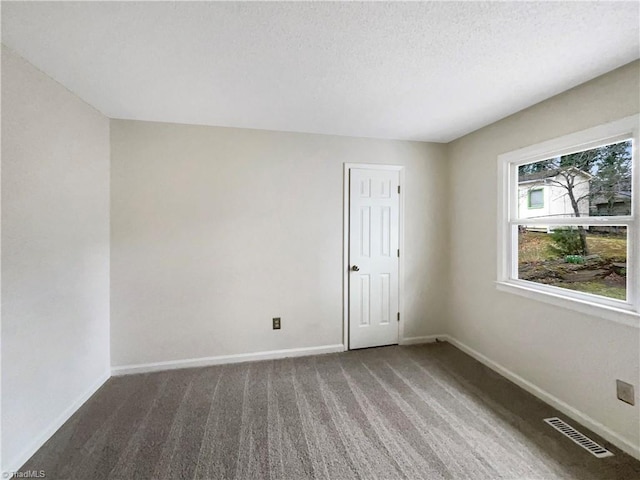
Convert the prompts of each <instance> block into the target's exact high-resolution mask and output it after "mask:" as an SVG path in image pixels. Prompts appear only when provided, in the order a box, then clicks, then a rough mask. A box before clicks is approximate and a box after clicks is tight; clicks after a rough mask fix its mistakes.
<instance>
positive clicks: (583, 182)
mask: <svg viewBox="0 0 640 480" xmlns="http://www.w3.org/2000/svg"><path fill="white" fill-rule="evenodd" d="M566 172H568V173H569V175H570V176H571V177H572V178H573V185H574V186H573V194H574V197H575V198H576V200H577V201H578V212H579V213H580V216H581V217H588V216H589V191H590V183H591V178H592V176H591V175H589V174H588V173H586V172H583V171H582V170H579V169H577V168H574V167H571V168H569V169H568V170H566ZM564 185H567V179H566V178H565V176H564V175H563V174H562V173H561V172H560V171H558V170H547V171H543V172H536V173H529V174H524V175H520V176H519V178H518V212H519V217H520V218H541V217H552V218H572V217H575V216H576V214H575V210H574V208H573V206H572V205H571V200H570V198H569V195H568V191H567V188H566V187H565V186H564ZM526 228H527V229H529V230H541V231H549V230H550V229H549V227H548V226H546V225H535V226H534V225H527V226H526Z"/></svg>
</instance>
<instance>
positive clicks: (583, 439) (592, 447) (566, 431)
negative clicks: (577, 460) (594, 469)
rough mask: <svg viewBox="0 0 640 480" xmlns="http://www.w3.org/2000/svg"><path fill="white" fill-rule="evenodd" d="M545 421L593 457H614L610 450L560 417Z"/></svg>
mask: <svg viewBox="0 0 640 480" xmlns="http://www.w3.org/2000/svg"><path fill="white" fill-rule="evenodd" d="M544 421H545V422H547V423H548V424H549V425H551V426H552V427H553V428H555V429H556V430H558V431H559V432H560V433H562V434H563V435H564V436H565V437H569V438H570V439H571V440H573V441H574V442H575V443H577V444H578V445H580V446H581V447H582V448H584V449H585V450H587V451H588V452H590V453H591V454H592V455H593V456H595V457H598V458H604V457H611V456H613V453H611V452H610V451H609V450H607V449H606V448H604V447H602V446H600V445H598V444H597V443H596V442H594V441H593V440H591V439H590V438H589V437H587V436H586V435H584V434H582V433H580V432H579V431H577V430H576V429H575V428H573V427H572V426H571V425H569V424H567V423H565V422H564V421H563V420H560V419H559V418H558V417H553V418H545V419H544Z"/></svg>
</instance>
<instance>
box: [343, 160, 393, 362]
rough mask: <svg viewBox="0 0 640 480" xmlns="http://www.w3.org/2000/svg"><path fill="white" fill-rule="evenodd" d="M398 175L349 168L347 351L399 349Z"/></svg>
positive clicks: (388, 172)
mask: <svg viewBox="0 0 640 480" xmlns="http://www.w3.org/2000/svg"><path fill="white" fill-rule="evenodd" d="M399 185H400V172H399V171H398V170H375V169H360V168H351V169H350V175H349V266H348V268H349V273H348V278H349V348H351V349H353V348H365V347H376V346H380V345H392V344H396V343H398V322H399V318H400V314H399V312H400V310H399V291H398V285H399V278H398V277H399V255H400V252H399V250H398V248H399V230H400V221H399V219H400V192H399V190H400V189H399Z"/></svg>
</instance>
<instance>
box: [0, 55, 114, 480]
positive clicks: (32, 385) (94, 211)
mask: <svg viewBox="0 0 640 480" xmlns="http://www.w3.org/2000/svg"><path fill="white" fill-rule="evenodd" d="M108 374H109V120H108V119H107V118H106V117H104V116H103V115H101V114H100V113H99V112H97V111H96V110H94V109H93V108H92V107H90V106H89V105H87V104H86V103H84V102H82V101H81V100H80V99H78V98H77V97H75V96H74V95H73V94H71V93H70V92H69V91H68V90H66V89H65V88H64V87H63V86H61V85H59V84H58V83H56V82H54V81H53V80H52V79H50V78H49V77H47V76H46V75H44V74H43V73H42V72H40V71H38V70H36V69H35V68H34V67H33V66H31V65H30V64H28V63H27V62H25V61H24V60H22V59H21V58H20V57H18V56H16V55H14V54H13V53H11V52H10V51H9V50H7V49H5V48H4V47H3V48H2V467H3V469H5V470H16V469H18V468H19V467H20V466H21V465H22V463H23V462H24V461H26V460H27V458H28V457H29V456H30V455H31V454H32V453H33V452H34V451H35V449H36V448H38V447H39V446H40V444H41V443H42V442H43V441H44V440H46V439H47V437H48V435H50V434H51V433H53V431H54V430H55V429H56V428H58V427H59V426H60V422H61V421H63V420H64V419H66V416H67V415H68V414H70V413H72V412H73V410H74V409H75V408H77V407H78V406H79V405H78V402H81V401H82V399H84V398H85V396H86V394H88V393H91V392H92V389H94V388H95V387H96V386H97V385H98V384H99V383H100V382H101V381H104V380H105V379H106V376H107V375H108Z"/></svg>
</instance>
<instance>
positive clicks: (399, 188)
mask: <svg viewBox="0 0 640 480" xmlns="http://www.w3.org/2000/svg"><path fill="white" fill-rule="evenodd" d="M399 193H400V185H398V194H399Z"/></svg>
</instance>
